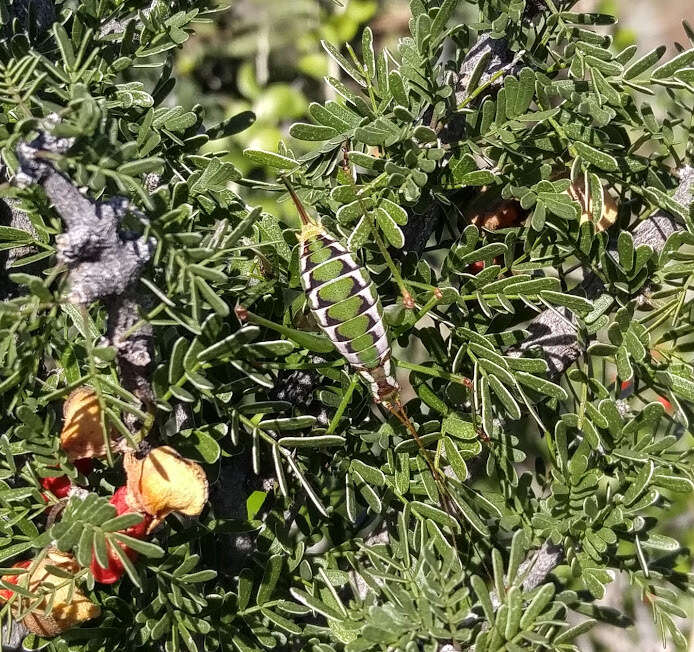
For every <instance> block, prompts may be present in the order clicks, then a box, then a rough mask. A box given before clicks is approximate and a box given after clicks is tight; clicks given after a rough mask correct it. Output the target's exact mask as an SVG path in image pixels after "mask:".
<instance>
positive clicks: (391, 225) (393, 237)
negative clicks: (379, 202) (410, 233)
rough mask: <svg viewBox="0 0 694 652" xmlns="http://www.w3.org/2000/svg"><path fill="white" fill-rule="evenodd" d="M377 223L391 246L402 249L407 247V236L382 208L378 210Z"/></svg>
mask: <svg viewBox="0 0 694 652" xmlns="http://www.w3.org/2000/svg"><path fill="white" fill-rule="evenodd" d="M376 222H377V223H378V226H379V227H380V229H381V231H383V234H384V235H385V236H386V239H387V240H388V242H389V243H390V244H391V246H393V247H395V248H396V249H402V247H403V246H404V245H405V236H404V234H403V232H402V230H401V229H400V227H399V226H398V225H397V224H396V223H395V220H394V219H393V218H392V217H391V216H390V214H389V213H387V212H386V210H385V209H384V208H382V207H381V206H379V207H378V208H377V209H376Z"/></svg>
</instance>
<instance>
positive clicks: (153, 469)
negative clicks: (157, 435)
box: [123, 446, 208, 525]
mask: <svg viewBox="0 0 694 652" xmlns="http://www.w3.org/2000/svg"><path fill="white" fill-rule="evenodd" d="M123 466H124V467H125V471H126V474H127V476H128V484H127V487H128V499H129V500H130V501H131V504H132V505H134V506H136V507H137V509H140V510H141V511H143V512H146V513H147V514H150V515H151V516H153V517H154V521H153V525H155V524H156V523H157V522H158V521H160V520H161V519H163V518H165V517H166V516H167V515H168V514H170V513H171V512H179V513H181V514H186V515H187V516H197V515H198V514H200V512H202V510H203V508H204V507H205V504H206V503H207V497H208V483H207V476H206V475H205V471H204V470H203V468H202V467H201V466H200V465H199V464H198V463H197V462H193V461H192V460H189V459H186V458H185V457H182V456H181V455H179V454H178V453H177V452H176V451H175V450H174V449H173V448H171V447H170V446H160V447H159V448H153V449H152V450H151V451H149V453H147V455H145V456H144V457H142V458H140V457H138V456H137V455H136V454H135V453H132V452H130V453H126V455H125V458H124V460H123Z"/></svg>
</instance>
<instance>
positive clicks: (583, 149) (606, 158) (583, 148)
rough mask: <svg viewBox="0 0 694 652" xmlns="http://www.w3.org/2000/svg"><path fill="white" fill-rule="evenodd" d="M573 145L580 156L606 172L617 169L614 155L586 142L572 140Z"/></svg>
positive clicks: (617, 165)
mask: <svg viewBox="0 0 694 652" xmlns="http://www.w3.org/2000/svg"><path fill="white" fill-rule="evenodd" d="M574 147H575V148H576V151H577V152H578V154H579V155H580V156H581V157H582V158H584V159H585V160H586V161H588V163H590V164H591V165H594V166H595V167H597V168H599V169H600V170H605V171H606V172H616V171H617V170H618V169H619V163H617V159H616V158H615V157H614V156H610V155H609V154H607V153H606V152H601V151H600V150H599V149H595V147H591V146H590V145H586V143H581V142H579V141H576V142H574Z"/></svg>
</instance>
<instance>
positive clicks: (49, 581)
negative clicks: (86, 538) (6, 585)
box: [3, 548, 101, 637]
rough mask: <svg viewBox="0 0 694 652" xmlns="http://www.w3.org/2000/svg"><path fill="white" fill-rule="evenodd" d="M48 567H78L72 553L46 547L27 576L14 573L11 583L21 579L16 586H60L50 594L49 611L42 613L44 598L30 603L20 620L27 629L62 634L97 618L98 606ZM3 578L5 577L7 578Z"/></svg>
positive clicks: (66, 569) (73, 569)
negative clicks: (31, 606) (27, 610)
mask: <svg viewBox="0 0 694 652" xmlns="http://www.w3.org/2000/svg"><path fill="white" fill-rule="evenodd" d="M31 565H32V562H31V561H28V562H22V566H23V567H25V568H30V566H31ZM51 566H54V567H57V568H59V569H60V570H61V571H64V572H67V573H76V572H77V571H79V568H80V567H79V564H78V563H77V561H76V560H75V558H74V557H73V556H72V555H70V554H68V553H65V552H61V551H60V550H57V549H55V548H50V549H49V550H48V551H47V552H46V554H45V556H44V557H43V559H41V561H40V562H39V563H38V564H37V565H36V568H35V569H34V570H33V571H30V572H31V575H30V576H29V577H25V576H24V575H22V576H15V577H18V579H17V580H16V581H13V582H12V583H14V584H20V582H21V584H20V585H22V586H25V587H26V588H28V589H29V590H30V591H31V592H32V593H37V592H40V590H41V589H42V588H43V589H46V588H50V587H56V586H59V587H60V588H57V589H56V590H55V591H51V593H50V595H51V596H52V597H51V599H50V606H51V608H50V611H49V613H45V610H46V604H45V600H44V601H42V602H41V603H40V604H38V605H36V606H34V607H33V609H32V610H31V611H30V612H29V613H28V614H27V615H26V616H24V619H23V623H24V625H25V626H26V627H27V629H29V631H31V632H33V633H34V634H38V635H39V636H45V637H52V636H57V635H58V634H62V633H63V632H65V631H67V630H68V629H71V628H72V627H75V626H77V625H80V624H81V623H83V622H86V621H87V620H92V619H93V618H97V617H98V616H99V615H100V614H101V609H100V608H99V605H97V604H94V603H93V602H92V601H91V600H89V599H88V598H87V596H86V595H85V594H84V593H82V591H80V590H79V589H77V588H74V587H73V586H72V585H71V583H70V582H66V579H65V577H63V576H58V575H54V574H53V573H52V572H51V571H50V570H49V567H51ZM3 579H5V580H7V578H3Z"/></svg>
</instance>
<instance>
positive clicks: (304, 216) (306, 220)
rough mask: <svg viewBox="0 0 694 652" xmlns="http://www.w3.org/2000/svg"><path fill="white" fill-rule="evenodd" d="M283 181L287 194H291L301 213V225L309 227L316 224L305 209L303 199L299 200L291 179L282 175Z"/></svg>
mask: <svg viewBox="0 0 694 652" xmlns="http://www.w3.org/2000/svg"><path fill="white" fill-rule="evenodd" d="M280 178H281V179H282V183H284V185H285V186H286V187H287V192H289V196H290V197H291V198H292V201H293V202H294V206H296V210H297V212H298V213H299V218H300V219H301V223H302V224H304V225H309V224H313V225H315V224H316V220H314V219H313V218H312V217H311V216H310V215H309V214H308V211H307V210H306V208H305V207H304V204H303V202H302V201H301V199H299V195H297V194H296V191H295V190H294V186H292V184H291V182H290V181H289V179H288V178H287V177H286V176H284V175H282V176H281V177H280Z"/></svg>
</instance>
